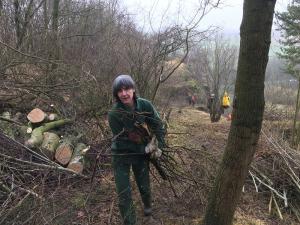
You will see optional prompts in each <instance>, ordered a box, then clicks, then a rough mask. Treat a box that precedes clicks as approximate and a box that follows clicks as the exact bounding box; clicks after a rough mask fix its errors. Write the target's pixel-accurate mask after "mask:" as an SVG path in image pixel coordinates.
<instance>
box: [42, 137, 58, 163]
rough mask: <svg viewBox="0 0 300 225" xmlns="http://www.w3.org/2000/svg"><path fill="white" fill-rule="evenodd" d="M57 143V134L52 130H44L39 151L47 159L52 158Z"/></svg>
mask: <svg viewBox="0 0 300 225" xmlns="http://www.w3.org/2000/svg"><path fill="white" fill-rule="evenodd" d="M58 145H59V136H58V135H57V134H55V133H52V132H44V134H43V142H42V145H41V151H42V153H44V154H45V155H46V156H47V157H48V158H49V159H51V160H53V159H54V154H55V150H56V148H57V146H58Z"/></svg>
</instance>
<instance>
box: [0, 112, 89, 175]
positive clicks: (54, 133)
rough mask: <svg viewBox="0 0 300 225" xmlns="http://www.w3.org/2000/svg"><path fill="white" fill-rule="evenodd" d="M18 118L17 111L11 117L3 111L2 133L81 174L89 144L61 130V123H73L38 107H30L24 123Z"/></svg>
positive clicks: (1, 120)
mask: <svg viewBox="0 0 300 225" xmlns="http://www.w3.org/2000/svg"><path fill="white" fill-rule="evenodd" d="M21 117H22V115H21V114H20V113H16V114H15V115H14V116H12V115H11V113H9V112H4V113H2V115H1V116H0V129H1V130H2V132H3V133H4V134H6V135H8V136H9V137H11V138H13V139H17V140H19V141H21V142H23V144H24V145H25V146H26V147H28V148H30V149H32V150H34V151H36V152H37V153H38V154H40V155H41V156H42V157H45V158H47V159H49V160H51V161H55V162H56V163H58V164H59V165H61V166H63V167H67V168H68V169H71V170H73V171H75V172H76V173H82V171H83V168H84V159H85V154H86V152H87V151H88V150H89V146H87V145H86V144H84V143H81V142H80V139H81V138H82V136H83V135H82V134H78V133H77V132H70V131H68V133H67V134H65V133H64V129H63V126H64V125H66V124H70V123H72V120H70V119H62V118H60V117H59V116H58V114H56V113H45V112H44V111H43V110H41V109H39V108H35V109H33V110H32V111H31V112H29V113H28V114H27V115H26V118H27V121H26V122H23V123H22V122H20V120H21V119H20V118H21ZM23 117H24V116H23ZM25 124H26V125H25ZM15 125H17V126H15ZM73 133H76V135H74V134H73Z"/></svg>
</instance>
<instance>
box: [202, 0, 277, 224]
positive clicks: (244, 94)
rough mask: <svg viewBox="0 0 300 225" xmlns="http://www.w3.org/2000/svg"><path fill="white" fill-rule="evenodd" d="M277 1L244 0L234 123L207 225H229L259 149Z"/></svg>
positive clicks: (204, 221)
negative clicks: (266, 76) (266, 77)
mask: <svg viewBox="0 0 300 225" xmlns="http://www.w3.org/2000/svg"><path fill="white" fill-rule="evenodd" d="M275 2H276V1H275V0H263V1H262V0H245V1H244V11H243V20H242V24H241V28H240V34H241V41H240V52H239V61H238V71H237V80H236V85H235V97H234V102H233V120H232V123H231V128H230V132H229V137H228V141H227V145H226V148H225V153H224V155H223V159H222V162H221V165H220V168H219V171H218V174H217V177H216V180H215V184H214V187H213V190H212V192H211V193H210V197H209V202H208V207H207V209H206V214H205V218H204V220H203V223H202V224H204V225H230V224H232V220H233V216H234V212H235V209H236V207H237V203H238V201H239V198H240V195H241V192H242V186H243V184H244V181H245V178H246V176H247V173H248V168H249V165H250V163H251V161H252V159H253V155H254V153H255V150H256V146H257V142H258V138H259V134H260V130H261V124H262V120H263V111H264V80H265V70H266V66H267V62H268V52H269V47H270V42H271V28H272V22H273V14H274V6H275Z"/></svg>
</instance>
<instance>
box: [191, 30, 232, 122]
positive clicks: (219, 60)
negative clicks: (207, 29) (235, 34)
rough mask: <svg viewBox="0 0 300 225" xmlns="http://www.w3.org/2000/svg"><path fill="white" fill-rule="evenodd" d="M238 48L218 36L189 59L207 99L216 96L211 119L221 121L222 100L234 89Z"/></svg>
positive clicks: (207, 42) (208, 41) (198, 47)
mask: <svg viewBox="0 0 300 225" xmlns="http://www.w3.org/2000/svg"><path fill="white" fill-rule="evenodd" d="M236 60H237V46H234V45H232V44H231V43H230V42H229V40H225V39H224V37H223V36H222V35H220V34H217V35H215V36H213V37H212V38H210V39H209V40H207V41H205V42H203V43H202V45H201V46H197V47H196V48H194V51H193V52H192V54H191V57H190V58H189V64H190V70H191V72H192V74H193V76H194V77H195V78H196V79H197V80H198V81H199V84H200V85H201V86H202V87H203V88H204V89H205V90H206V98H207V99H208V98H209V95H210V94H214V96H215V98H214V99H215V100H214V101H213V102H212V106H211V119H212V121H213V122H216V121H218V120H219V119H220V116H221V112H220V107H221V103H220V99H221V96H222V94H223V93H224V92H225V91H230V90H232V89H233V84H234V81H235V72H236Z"/></svg>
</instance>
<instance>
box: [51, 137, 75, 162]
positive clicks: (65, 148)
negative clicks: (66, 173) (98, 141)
mask: <svg viewBox="0 0 300 225" xmlns="http://www.w3.org/2000/svg"><path fill="white" fill-rule="evenodd" d="M78 139H79V137H75V136H67V137H65V138H64V139H63V140H62V141H61V143H60V144H59V146H58V147H57V149H56V151H55V159H56V161H57V162H59V163H60V164H61V165H67V164H68V163H69V162H70V160H71V158H72V154H73V150H74V145H76V143H77V141H78Z"/></svg>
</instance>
